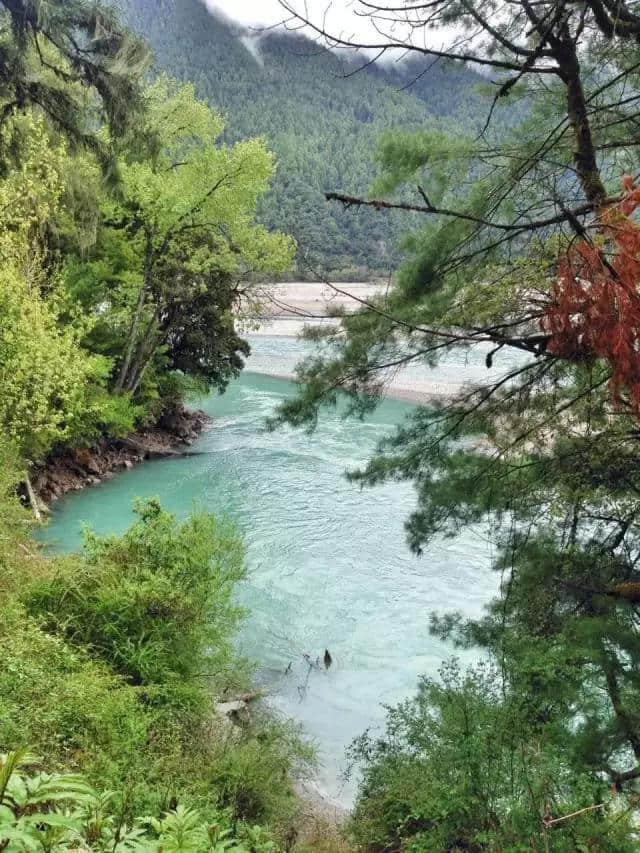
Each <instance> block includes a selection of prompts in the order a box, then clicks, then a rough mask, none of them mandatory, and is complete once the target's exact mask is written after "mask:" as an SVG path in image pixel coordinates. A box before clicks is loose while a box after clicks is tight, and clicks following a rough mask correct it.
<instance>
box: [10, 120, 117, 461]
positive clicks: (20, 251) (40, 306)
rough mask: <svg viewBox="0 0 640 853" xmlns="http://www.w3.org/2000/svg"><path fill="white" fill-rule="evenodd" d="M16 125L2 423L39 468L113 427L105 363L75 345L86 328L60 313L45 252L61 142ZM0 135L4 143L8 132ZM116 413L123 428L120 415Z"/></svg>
mask: <svg viewBox="0 0 640 853" xmlns="http://www.w3.org/2000/svg"><path fill="white" fill-rule="evenodd" d="M14 124H17V125H18V126H19V127H20V134H21V136H22V138H23V140H24V144H23V148H22V154H21V165H20V167H18V166H16V167H14V168H13V169H11V171H10V172H9V173H8V174H7V176H6V178H5V180H4V181H3V182H2V183H1V184H0V207H2V209H3V210H4V211H5V213H4V216H3V223H2V228H1V229H0V255H1V257H2V262H3V264H2V274H1V275H0V316H1V317H2V327H1V329H0V375H1V377H2V394H1V395H0V423H1V424H2V429H3V433H4V435H5V437H6V438H8V439H9V440H10V441H12V442H13V443H14V446H15V448H16V450H17V451H18V453H19V454H20V456H21V457H22V458H24V459H27V460H29V461H31V462H38V461H40V460H41V459H42V458H43V457H45V456H46V455H47V453H48V452H49V451H50V450H51V449H52V448H53V447H54V446H55V445H56V444H60V443H62V442H69V443H72V442H74V441H76V440H78V439H79V438H81V437H83V436H84V437H90V436H92V435H93V434H95V432H96V431H97V430H98V429H99V424H100V423H101V422H102V423H108V422H109V421H110V420H111V416H110V415H109V414H108V409H109V408H110V407H109V406H108V405H107V406H105V405H104V404H105V394H106V389H105V386H106V382H107V379H108V375H109V373H110V371H111V363H110V362H109V361H108V360H106V359H105V358H103V357H101V356H92V355H90V354H89V353H87V352H86V351H84V350H83V349H82V347H81V346H80V343H81V341H82V339H83V338H84V336H85V334H86V332H87V329H88V326H89V325H90V321H89V322H88V321H87V320H84V319H82V318H80V317H77V316H73V315H71V316H69V315H68V307H67V305H66V301H65V294H64V290H63V287H62V280H61V278H60V276H59V275H58V273H57V271H56V269H55V264H52V256H51V254H50V252H49V249H48V247H47V243H48V240H47V233H48V231H49V230H50V228H51V226H52V222H53V221H54V220H55V218H56V216H57V215H58V214H59V211H60V208H62V207H63V206H64V200H63V196H64V190H65V176H66V172H67V170H68V168H69V159H70V158H69V154H68V151H67V147H66V144H65V143H64V142H59V143H57V144H55V143H53V140H52V138H51V136H50V135H49V133H48V132H47V128H46V124H45V121H44V119H42V118H36V117H35V116H34V115H33V114H25V115H23V116H22V117H19V118H17V119H16V120H15V121H14ZM1 133H2V134H4V135H5V138H6V135H10V134H11V133H12V128H11V127H10V126H9V127H5V128H4V129H3V130H2V131H1ZM121 408H122V407H121ZM112 414H115V410H112ZM120 415H121V416H123V417H124V420H125V422H127V415H126V412H125V411H124V410H122V411H121V412H120ZM117 419H118V418H117V417H116V420H117ZM131 420H133V418H130V419H129V422H130V421H131ZM112 425H113V424H112Z"/></svg>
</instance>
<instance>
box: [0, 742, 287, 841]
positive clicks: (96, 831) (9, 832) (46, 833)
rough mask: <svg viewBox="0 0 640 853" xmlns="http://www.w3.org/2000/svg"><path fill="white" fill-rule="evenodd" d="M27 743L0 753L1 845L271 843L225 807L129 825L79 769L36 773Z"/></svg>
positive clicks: (177, 811)
mask: <svg viewBox="0 0 640 853" xmlns="http://www.w3.org/2000/svg"><path fill="white" fill-rule="evenodd" d="M38 764H39V762H38V761H37V759H36V758H35V757H34V756H32V755H31V754H29V753H28V752H27V751H26V750H25V749H22V750H18V751H15V752H11V753H9V754H8V755H0V850H7V851H8V853H14V851H15V853H18V851H25V850H28V851H42V853H53V851H62V850H70V849H75V850H78V849H82V850H85V851H100V853H102V851H105V853H106V851H110V853H125V851H131V853H133V851H140V853H142V851H145V853H160V851H162V853H225V851H229V853H272V851H275V850H276V846H275V844H274V843H273V841H272V840H271V839H270V837H269V835H268V833H267V832H266V831H265V830H263V829H262V828H261V827H258V826H239V827H238V837H240V838H241V839H242V840H238V838H236V837H234V836H235V833H234V831H233V829H232V825H231V817H230V815H229V814H228V813H225V812H218V813H215V814H209V815H208V816H207V820H206V821H205V820H204V818H203V816H202V815H201V814H200V813H199V812H198V811H197V810H196V809H193V808H189V807H186V806H184V805H180V804H178V805H176V806H175V808H173V809H171V810H169V811H166V812H165V813H164V814H163V815H162V816H160V817H139V818H137V819H135V820H134V821H133V822H132V823H131V824H129V825H127V823H125V821H124V820H123V815H122V811H121V809H120V808H119V807H118V800H117V797H115V796H114V795H113V794H102V795H99V794H98V793H96V791H94V790H93V789H92V788H91V786H90V785H89V784H88V783H87V781H86V780H85V779H84V778H83V777H82V776H79V775H71V774H47V773H43V772H40V770H39V767H38Z"/></svg>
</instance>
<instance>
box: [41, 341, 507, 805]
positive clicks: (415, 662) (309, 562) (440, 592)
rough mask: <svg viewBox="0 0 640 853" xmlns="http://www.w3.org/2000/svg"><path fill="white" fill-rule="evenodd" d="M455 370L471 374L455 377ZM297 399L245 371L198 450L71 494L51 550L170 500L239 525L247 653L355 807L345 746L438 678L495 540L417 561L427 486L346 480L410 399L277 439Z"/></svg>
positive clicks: (441, 550) (442, 547)
mask: <svg viewBox="0 0 640 853" xmlns="http://www.w3.org/2000/svg"><path fill="white" fill-rule="evenodd" d="M252 343H253V344H254V356H253V357H252V358H253V361H250V363H249V370H251V367H252V364H253V365H254V366H255V368H256V369H260V370H264V369H267V367H268V365H269V363H271V362H272V360H273V359H275V358H276V355H277V358H278V359H279V361H278V370H274V372H280V369H282V370H284V369H285V368H286V369H287V371H289V370H290V369H291V367H292V364H293V362H294V361H295V360H296V359H297V358H298V356H299V355H300V353H301V348H302V347H304V345H303V344H301V343H300V342H298V341H294V340H288V339H284V338H278V339H276V338H256V339H254V340H253V341H252ZM454 368H455V370H457V371H458V372H459V371H460V369H461V367H460V365H457V366H456V365H453V366H452V365H449V366H448V368H446V367H445V368H443V370H445V371H446V370H448V371H449V372H450V373H451V372H452V371H454ZM454 372H455V371H454ZM292 390H293V386H292V385H291V383H290V382H288V381H285V380H282V379H275V378H271V377H267V376H264V375H260V374H257V373H251V372H245V373H244V374H243V376H242V377H241V378H240V379H239V380H238V381H236V382H234V383H233V384H232V385H231V386H230V388H229V389H228V391H227V393H226V394H224V395H223V396H212V397H210V398H208V399H207V400H204V401H199V405H200V406H201V407H202V408H204V409H205V410H206V411H208V412H209V413H210V414H211V415H212V416H213V417H214V419H215V420H214V424H213V428H212V429H211V430H210V431H208V432H207V433H206V434H205V435H203V436H202V437H201V438H200V439H199V440H198V442H196V443H195V444H194V445H193V447H192V448H190V452H189V453H188V454H187V455H185V456H182V457H179V458H175V459H166V460H158V461H154V462H150V463H148V464H145V465H142V466H139V467H137V468H135V469H133V470H131V471H127V472H124V473H122V474H120V475H119V476H118V477H116V478H115V479H113V480H111V481H108V482H105V483H103V484H101V485H99V486H96V487H93V488H90V489H87V490H85V491H83V492H80V493H77V494H74V495H71V496H67V497H66V498H64V499H62V500H61V501H59V502H58V503H57V504H56V505H55V509H54V513H53V518H52V521H51V524H50V525H49V526H48V528H47V529H46V530H45V532H44V534H43V539H44V540H45V542H46V543H47V544H48V545H49V546H50V547H51V548H53V549H54V550H56V551H69V550H72V549H76V548H78V547H79V545H80V543H81V538H82V528H83V525H89V526H90V527H92V528H93V529H94V530H96V531H97V532H99V533H120V532H122V531H123V530H124V529H125V528H126V527H127V526H128V525H129V524H130V523H131V521H132V512H131V505H132V501H133V500H134V498H136V497H145V496H158V497H160V498H161V500H162V501H163V503H164V504H165V506H167V507H168V508H169V509H170V510H171V511H173V512H175V513H176V514H177V515H178V516H180V517H184V516H186V515H187V514H188V513H189V512H191V511H192V509H193V508H194V507H197V508H204V509H207V510H211V511H212V512H215V513H218V514H220V515H224V516H228V517H230V518H232V519H233V520H234V521H235V522H236V523H237V524H238V525H239V527H240V528H241V530H242V532H243V534H244V537H245V541H246V544H247V553H248V563H249V569H250V574H249V578H248V580H247V581H246V582H245V583H244V584H243V585H242V588H241V589H240V591H239V595H240V598H241V600H242V602H243V603H244V604H245V605H246V606H247V607H248V608H249V610H250V615H249V617H248V618H247V620H246V623H245V625H244V628H243V630H242V632H241V635H240V637H239V644H240V648H241V650H242V651H243V652H244V653H245V654H246V655H247V656H248V657H250V658H252V659H253V660H255V661H256V662H257V663H258V664H259V667H260V673H259V676H260V679H261V681H262V682H263V683H265V684H266V685H269V687H270V693H271V696H270V700H269V701H270V702H271V703H272V705H273V706H274V707H275V708H277V709H278V711H280V712H282V713H283V714H285V715H287V716H289V717H292V718H294V719H295V720H297V721H299V722H300V723H301V724H302V726H303V728H304V730H305V732H306V733H307V734H308V736H309V737H311V738H312V739H313V740H314V741H315V742H316V744H317V746H318V749H319V753H320V759H321V767H320V770H319V773H318V784H319V786H320V787H321V788H322V790H323V791H324V792H326V793H327V794H328V795H329V796H331V797H333V798H335V799H336V800H338V801H340V802H341V803H344V804H348V803H349V802H350V801H351V800H352V796H353V783H350V784H345V782H344V780H343V779H342V771H343V769H344V762H345V759H344V750H345V747H346V746H347V745H348V743H349V742H350V741H351V740H352V739H353V738H354V737H355V736H357V735H358V734H360V733H361V732H362V731H363V730H364V729H366V728H368V727H373V728H375V727H377V726H380V725H381V724H382V722H383V720H384V716H385V712H384V709H383V708H382V705H383V704H392V703H395V702H397V701H398V700H401V699H403V698H405V697H406V696H408V695H410V694H411V693H412V691H413V690H414V689H415V686H416V683H417V679H418V676H419V675H420V674H421V673H428V674H431V675H435V674H436V672H437V670H438V668H439V666H440V664H441V663H442V661H443V660H444V659H446V658H447V657H450V656H451V654H452V650H451V648H449V647H447V646H445V645H444V644H443V643H441V642H439V641H438V640H436V639H434V638H433V637H431V636H430V634H429V627H428V626H429V614H430V612H431V611H434V610H435V611H438V612H444V611H448V610H461V611H463V612H464V613H466V614H470V615H474V614H478V613H480V611H481V609H482V607H483V605H484V604H485V603H486V602H487V600H488V598H489V597H490V596H491V594H492V593H493V591H494V590H495V589H496V585H497V579H496V577H495V576H494V575H493V573H492V572H491V571H490V569H489V563H490V559H491V553H492V546H491V544H490V543H489V542H488V541H487V539H486V538H485V537H484V535H483V534H484V531H479V530H478V531H474V530H470V531H467V532H465V533H464V535H462V536H460V537H458V538H457V539H454V540H443V541H437V542H434V543H433V545H432V546H431V547H430V548H429V549H428V550H427V551H426V552H425V554H424V556H423V557H421V558H417V557H415V556H413V555H412V554H411V553H410V551H409V549H408V547H407V545H406V539H405V531H404V527H403V525H404V521H405V519H406V518H407V516H408V514H409V513H410V512H411V510H412V508H413V506H414V504H415V494H414V490H413V487H412V486H411V485H410V484H400V483H392V484H388V485H385V486H381V487H378V488H375V489H372V490H365V491H361V490H360V489H359V487H357V486H355V485H352V484H349V483H348V482H347V481H346V479H345V478H344V476H343V474H344V471H345V469H347V468H352V467H354V466H357V465H359V464H360V463H362V462H363V461H365V460H366V458H367V456H368V455H369V453H370V452H371V451H372V450H373V448H374V447H375V445H376V443H377V441H378V440H379V439H380V438H382V437H383V436H384V435H386V434H388V433H389V432H390V431H391V430H393V428H394V427H395V426H396V425H397V424H398V423H400V422H401V421H402V419H403V418H404V417H405V416H406V415H407V414H409V413H410V411H411V409H412V407H411V405H410V404H408V403H405V402H401V401H398V400H390V399H388V400H385V401H384V402H383V403H382V404H381V406H380V407H379V409H378V410H377V412H376V413H375V414H374V415H372V416H371V417H369V418H368V419H367V420H366V421H365V422H364V423H361V422H359V421H354V420H351V421H345V420H343V419H341V418H340V416H339V415H338V414H336V413H333V412H331V413H328V414H327V415H325V416H324V417H323V418H322V419H321V422H320V425H319V427H318V430H317V432H316V433H315V434H313V435H311V436H309V435H307V434H306V433H305V432H304V431H295V430H291V429H282V430H280V431H277V432H275V433H268V432H266V431H265V430H264V419H265V417H266V416H267V415H269V414H270V413H271V412H272V411H273V409H274V407H275V406H276V405H277V404H278V402H279V401H280V400H282V399H283V398H284V397H285V396H286V395H288V394H291V393H292ZM325 648H326V649H329V650H330V652H331V655H332V657H333V661H334V663H333V665H332V666H331V668H330V669H329V670H325V669H324V667H321V668H319V669H315V668H314V669H313V670H311V671H309V668H308V666H307V664H306V663H305V661H304V659H303V655H304V654H308V655H309V656H311V658H313V659H315V658H316V656H320V657H322V655H323V654H324V650H325ZM290 662H291V663H292V666H291V669H290V671H289V672H288V673H287V674H285V670H286V669H287V667H288V665H289V663H290Z"/></svg>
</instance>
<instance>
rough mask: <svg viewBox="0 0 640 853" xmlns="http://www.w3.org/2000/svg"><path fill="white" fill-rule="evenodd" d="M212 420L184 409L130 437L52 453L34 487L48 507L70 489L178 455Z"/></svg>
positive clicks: (37, 473) (39, 469)
mask: <svg viewBox="0 0 640 853" xmlns="http://www.w3.org/2000/svg"><path fill="white" fill-rule="evenodd" d="M210 423H211V418H210V417H209V415H207V414H205V413H204V412H199V411H190V410H188V409H183V410H181V411H178V412H175V413H173V414H171V415H167V416H165V417H164V418H163V419H162V420H161V421H160V422H159V423H158V425H157V426H155V427H150V428H148V429H142V430H139V431H138V432H135V433H134V434H133V435H131V436H129V437H128V438H114V439H107V438H102V439H99V440H98V441H96V442H94V443H93V444H91V445H90V446H88V447H83V448H78V449H76V450H65V451H62V452H59V453H56V454H53V455H52V456H51V457H50V458H49V459H48V460H47V461H46V462H45V463H44V464H43V465H41V466H39V467H37V468H36V469H35V470H34V471H33V475H32V482H33V487H34V490H35V492H36V494H37V496H38V498H39V500H40V502H41V503H42V504H44V507H42V508H46V507H47V506H48V505H49V504H50V503H51V502H52V501H55V500H57V499H58V498H60V497H62V496H63V495H66V494H67V493H68V492H74V491H78V490H79V489H84V488H85V487H86V486H92V485H97V484H98V483H100V482H102V481H103V480H108V479H110V478H111V477H114V476H115V474H116V473H117V472H118V471H122V470H125V469H127V468H133V466H134V465H138V464H139V463H140V462H144V461H145V460H146V459H161V458H164V457H167V456H179V455H180V454H181V453H184V452H185V449H186V447H188V446H189V445H190V444H191V443H192V442H193V441H194V440H195V439H196V438H198V436H199V435H200V434H201V433H202V432H203V431H204V430H205V429H206V428H207V427H208V426H209V425H210Z"/></svg>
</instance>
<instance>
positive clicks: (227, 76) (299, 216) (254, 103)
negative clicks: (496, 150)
mask: <svg viewBox="0 0 640 853" xmlns="http://www.w3.org/2000/svg"><path fill="white" fill-rule="evenodd" d="M123 11H124V14H125V16H126V19H127V20H128V21H129V22H130V23H131V25H132V26H133V27H134V28H135V29H137V30H138V31H139V32H140V33H143V34H144V36H145V38H146V39H147V40H148V41H149V43H150V44H151V46H152V48H153V51H154V55H155V58H156V62H157V63H158V66H159V67H160V68H162V69H163V70H166V71H167V72H168V73H169V74H171V75H172V76H174V77H176V78H178V79H180V80H188V81H192V82H193V83H194V84H195V86H196V91H197V93H198V96H199V97H201V98H203V99H205V100H207V101H209V102H210V103H211V104H212V105H214V106H215V107H216V108H217V109H220V110H221V111H222V112H223V113H224V114H225V115H226V116H227V128H226V135H225V138H226V139H227V140H229V141H230V142H234V141H236V140H238V139H246V138H247V137H250V136H263V137H264V138H265V139H266V140H267V143H268V145H269V148H270V149H271V150H272V151H273V152H274V154H275V155H276V157H277V161H278V169H277V173H276V176H275V179H274V182H273V185H272V188H271V191H270V192H269V193H268V194H267V195H266V196H265V197H264V199H263V200H262V202H261V204H260V207H259V221H261V222H264V224H265V225H267V226H268V227H270V228H276V229H278V230H282V231H284V232H286V233H288V234H292V235H293V236H294V237H295V239H296V241H297V243H298V248H299V255H298V263H297V265H296V270H295V275H296V276H299V277H302V278H307V279H310V280H317V279H318V277H319V275H324V274H326V273H330V274H331V275H333V276H334V277H335V276H338V277H340V278H342V280H347V281H349V280H351V281H360V280H362V279H363V278H371V277H374V278H375V277H376V276H382V277H385V276H389V274H390V273H392V272H393V270H394V269H395V268H396V267H397V265H398V262H399V260H400V258H401V257H402V253H403V250H402V236H403V234H404V232H406V230H407V223H406V221H404V220H403V218H402V217H394V218H392V219H390V218H389V217H386V218H384V219H383V218H382V217H380V216H378V215H377V214H376V213H375V212H372V211H368V210H361V211H357V212H354V211H351V212H347V211H343V210H341V209H340V208H339V207H337V206H334V207H329V206H327V205H326V203H325V201H324V193H325V192H330V191H332V190H340V191H343V192H347V193H357V192H361V191H362V190H363V188H367V189H368V188H369V186H370V185H371V184H372V183H373V181H374V179H375V177H376V172H377V166H376V162H375V152H376V147H377V142H378V138H379V137H380V135H381V134H382V133H383V132H385V131H388V130H390V129H394V128H400V127H401V128H405V129H415V130H417V129H419V128H422V127H424V126H425V125H427V124H428V125H429V126H431V127H433V128H434V129H435V128H440V127H443V128H447V129H448V130H449V131H450V132H451V133H453V134H455V133H456V127H462V126H463V125H466V126H467V127H469V126H471V125H473V124H478V125H481V119H482V111H481V109H479V105H478V100H477V98H476V97H475V94H474V93H475V89H476V88H477V87H478V86H479V85H481V84H482V78H480V77H479V76H478V75H477V74H476V73H474V72H473V70H472V69H467V68H464V67H462V66H460V65H456V64H455V63H453V62H451V63H448V64H444V63H443V64H439V65H436V66H435V67H434V68H433V69H430V70H429V73H428V74H426V75H425V74H424V68H423V66H422V65H420V64H417V65H416V66H414V65H413V64H412V63H408V64H407V66H406V67H402V70H397V67H396V66H394V65H393V64H391V65H390V66H389V67H388V68H383V67H378V66H371V67H370V68H368V69H366V70H365V71H363V72H362V73H360V74H352V72H353V71H354V69H355V68H357V67H358V64H359V65H362V64H363V62H364V61H365V60H364V59H363V58H359V59H354V60H352V61H351V62H347V63H345V60H344V58H342V57H340V56H336V55H335V54H334V53H332V52H331V51H329V50H327V49H325V48H318V46H317V45H314V44H312V43H311V42H309V41H308V40H306V39H305V38H296V37H295V36H294V35H292V34H286V33H279V32H277V31H275V32H271V33H266V34H264V35H263V36H262V37H260V35H259V34H257V35H256V34H255V33H249V34H246V33H245V34H244V38H245V39H248V43H249V44H250V45H251V46H252V49H253V50H254V51H255V52H256V56H257V58H256V56H254V55H253V54H252V53H251V52H250V51H249V49H248V48H247V47H246V46H245V44H244V43H243V41H242V38H243V32H242V31H241V30H239V29H238V28H236V27H234V26H233V24H231V23H230V22H228V21H226V20H224V19H223V18H221V17H216V16H214V15H211V14H209V13H208V12H207V10H206V8H205V6H204V5H203V4H202V3H201V2H200V0H133V2H130V3H126V4H124V6H123ZM350 74H351V76H345V75H350ZM414 78H418V79H417V80H416V82H415V84H414V85H411V86H409V84H410V83H411V82H412V80H414ZM407 86H409V88H407Z"/></svg>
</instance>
